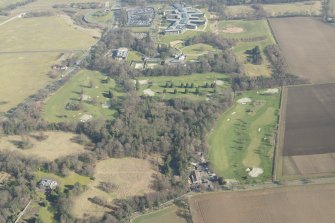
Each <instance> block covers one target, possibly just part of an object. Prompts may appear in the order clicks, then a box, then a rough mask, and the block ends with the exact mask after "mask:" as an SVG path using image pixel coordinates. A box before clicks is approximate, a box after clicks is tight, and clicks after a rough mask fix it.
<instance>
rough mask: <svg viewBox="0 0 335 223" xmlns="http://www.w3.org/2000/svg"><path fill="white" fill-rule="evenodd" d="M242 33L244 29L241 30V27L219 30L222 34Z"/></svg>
mask: <svg viewBox="0 0 335 223" xmlns="http://www.w3.org/2000/svg"><path fill="white" fill-rule="evenodd" d="M243 31H244V29H243V28H241V27H227V28H225V29H222V30H221V32H223V33H231V34H234V33H241V32H243Z"/></svg>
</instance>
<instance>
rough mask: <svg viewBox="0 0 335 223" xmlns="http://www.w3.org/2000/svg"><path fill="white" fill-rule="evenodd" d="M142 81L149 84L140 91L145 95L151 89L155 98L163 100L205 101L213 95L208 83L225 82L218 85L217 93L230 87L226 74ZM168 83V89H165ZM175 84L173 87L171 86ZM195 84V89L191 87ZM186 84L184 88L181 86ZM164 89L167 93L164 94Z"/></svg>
mask: <svg viewBox="0 0 335 223" xmlns="http://www.w3.org/2000/svg"><path fill="white" fill-rule="evenodd" d="M139 80H140V81H143V80H147V81H148V83H147V84H141V85H140V89H139V91H140V92H141V94H143V91H144V90H146V89H151V90H152V91H154V92H155V96H157V97H162V98H163V99H170V98H176V97H178V98H181V97H185V98H188V99H192V100H203V99H206V98H207V96H208V94H213V88H211V87H208V88H205V87H204V85H205V84H206V83H208V85H211V84H212V83H213V82H214V81H223V82H224V84H223V85H219V84H217V85H216V90H217V92H216V93H221V92H222V91H223V90H224V89H226V88H227V86H229V81H230V78H229V77H228V76H227V75H226V74H221V73H214V72H213V73H204V74H192V75H185V76H157V77H141V78H139ZM167 83H168V87H165V86H166V84H167ZM171 83H173V87H170V84H171ZM192 83H193V85H194V86H193V88H191V85H192ZM182 84H184V87H182V86H181V85H182ZM186 84H189V88H187V89H188V91H189V92H188V93H185V89H186ZM197 87H199V95H197V94H195V90H196V88H197ZM164 89H165V90H166V93H163V91H164ZM174 89H177V93H176V94H174Z"/></svg>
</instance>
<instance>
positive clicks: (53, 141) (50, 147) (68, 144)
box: [0, 132, 85, 161]
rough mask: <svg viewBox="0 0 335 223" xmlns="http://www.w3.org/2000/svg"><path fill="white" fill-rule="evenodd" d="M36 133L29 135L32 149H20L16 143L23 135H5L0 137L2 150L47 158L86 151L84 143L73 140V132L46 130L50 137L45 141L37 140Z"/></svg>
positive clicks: (0, 148)
mask: <svg viewBox="0 0 335 223" xmlns="http://www.w3.org/2000/svg"><path fill="white" fill-rule="evenodd" d="M34 135H35V134H33V135H31V136H28V138H29V140H30V141H31V143H32V144H33V147H32V148H30V149H19V148H17V147H16V145H15V143H16V142H19V141H21V140H22V138H21V136H18V135H14V136H5V137H2V138H0V150H2V151H3V150H9V151H14V152H17V153H19V154H22V155H25V156H29V157H34V158H41V159H45V160H49V161H51V160H55V159H57V158H59V157H62V156H67V155H72V154H78V153H83V152H85V150H84V148H83V146H82V145H79V144H77V143H75V142H72V139H73V138H74V137H75V136H76V135H75V134H72V133H65V132H45V135H47V136H48V138H47V139H46V140H44V141H37V140H36V138H35V137H34Z"/></svg>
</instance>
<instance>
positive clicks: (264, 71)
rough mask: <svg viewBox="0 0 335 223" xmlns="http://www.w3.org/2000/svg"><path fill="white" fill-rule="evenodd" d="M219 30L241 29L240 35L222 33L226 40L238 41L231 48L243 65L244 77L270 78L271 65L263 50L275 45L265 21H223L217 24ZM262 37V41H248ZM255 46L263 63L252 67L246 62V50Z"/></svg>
mask: <svg viewBox="0 0 335 223" xmlns="http://www.w3.org/2000/svg"><path fill="white" fill-rule="evenodd" d="M219 27H220V29H221V30H222V29H225V28H228V27H240V28H242V29H243V32H241V33H235V34H230V33H222V32H221V35H223V36H224V37H225V38H228V39H239V40H240V41H238V42H237V43H236V45H235V46H234V48H233V52H234V53H235V55H236V56H237V59H238V60H239V61H240V64H242V65H243V67H244V70H245V73H246V75H248V76H270V75H271V73H272V70H271V64H270V62H269V61H268V59H267V57H266V55H265V54H264V52H263V50H264V48H265V47H266V46H267V45H270V44H275V40H274V37H273V36H272V33H271V30H270V27H269V25H268V23H267V21H266V20H250V21H246V20H223V21H220V22H219ZM256 37H262V38H264V39H263V40H253V41H249V40H248V39H251V38H256ZM255 46H259V47H260V49H261V53H262V58H263V63H262V64H260V65H254V64H251V63H249V62H247V55H246V54H245V51H246V50H251V49H252V48H254V47H255Z"/></svg>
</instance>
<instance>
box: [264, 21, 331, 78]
mask: <svg viewBox="0 0 335 223" xmlns="http://www.w3.org/2000/svg"><path fill="white" fill-rule="evenodd" d="M270 24H271V27H272V30H273V32H274V35H275V37H276V39H277V41H278V44H279V46H280V48H281V50H282V52H283V54H284V56H285V58H286V60H287V63H288V65H289V68H290V71H291V72H292V73H293V74H296V75H299V76H301V77H304V78H307V79H309V80H310V81H311V82H313V83H326V82H329V81H335V63H334V58H335V41H334V36H335V28H334V27H332V26H331V25H329V24H326V23H323V22H322V21H321V20H320V19H318V18H307V17H294V18H293V17H292V18H276V19H270Z"/></svg>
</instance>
